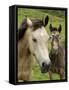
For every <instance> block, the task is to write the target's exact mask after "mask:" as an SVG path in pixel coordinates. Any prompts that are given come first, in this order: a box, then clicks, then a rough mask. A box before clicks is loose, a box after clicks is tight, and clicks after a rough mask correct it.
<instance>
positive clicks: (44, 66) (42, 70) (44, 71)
mask: <svg viewBox="0 0 69 90" xmlns="http://www.w3.org/2000/svg"><path fill="white" fill-rule="evenodd" d="M50 66H51V62H50V63H49V64H47V63H46V62H43V63H42V67H41V72H42V73H46V72H48V71H49V69H50Z"/></svg>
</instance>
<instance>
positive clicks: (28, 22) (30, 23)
mask: <svg viewBox="0 0 69 90" xmlns="http://www.w3.org/2000/svg"><path fill="white" fill-rule="evenodd" d="M27 24H28V26H30V27H31V26H32V21H31V20H30V19H29V18H28V17H27Z"/></svg>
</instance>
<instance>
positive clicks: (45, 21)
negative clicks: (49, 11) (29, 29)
mask: <svg viewBox="0 0 69 90" xmlns="http://www.w3.org/2000/svg"><path fill="white" fill-rule="evenodd" d="M48 21H49V17H48V16H46V17H45V20H44V26H46V25H47V24H48Z"/></svg>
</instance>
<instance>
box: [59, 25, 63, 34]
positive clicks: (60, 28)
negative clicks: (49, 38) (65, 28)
mask: <svg viewBox="0 0 69 90" xmlns="http://www.w3.org/2000/svg"><path fill="white" fill-rule="evenodd" d="M61 30H62V27H61V25H59V28H58V31H59V33H60V32H61Z"/></svg>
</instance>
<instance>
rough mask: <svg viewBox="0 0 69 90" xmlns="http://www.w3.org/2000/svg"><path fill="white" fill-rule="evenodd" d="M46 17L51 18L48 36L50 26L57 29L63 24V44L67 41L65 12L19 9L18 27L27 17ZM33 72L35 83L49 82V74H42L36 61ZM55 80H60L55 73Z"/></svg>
mask: <svg viewBox="0 0 69 90" xmlns="http://www.w3.org/2000/svg"><path fill="white" fill-rule="evenodd" d="M46 15H48V16H49V23H48V25H47V26H46V30H47V32H48V34H49V35H50V31H49V25H50V24H52V25H53V26H55V27H59V24H61V26H62V32H61V41H62V42H63V41H65V12H64V11H60V10H58V11H56V10H47V9H44V10H43V9H25V8H24V9H22V8H19V9H18V27H19V26H20V24H21V22H22V21H23V19H24V17H25V16H28V17H29V18H32V19H33V18H39V19H43V18H44V17H45V16H46ZM49 49H50V43H49ZM32 71H33V75H32V79H33V80H34V81H35V80H36V81H39V80H49V75H48V73H46V74H42V73H41V71H40V68H39V66H38V64H37V62H36V61H35V64H34V65H33V67H32ZM53 80H59V75H57V74H55V73H54V74H53Z"/></svg>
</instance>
